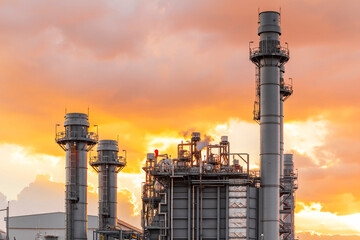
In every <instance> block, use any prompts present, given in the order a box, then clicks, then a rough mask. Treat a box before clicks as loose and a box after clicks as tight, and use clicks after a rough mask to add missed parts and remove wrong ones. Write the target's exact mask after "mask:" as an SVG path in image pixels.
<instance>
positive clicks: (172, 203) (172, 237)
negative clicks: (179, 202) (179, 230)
mask: <svg viewBox="0 0 360 240" xmlns="http://www.w3.org/2000/svg"><path fill="white" fill-rule="evenodd" d="M170 200H171V203H170V204H171V219H170V221H171V222H170V224H171V240H173V239H174V178H173V177H172V178H171V198H170Z"/></svg>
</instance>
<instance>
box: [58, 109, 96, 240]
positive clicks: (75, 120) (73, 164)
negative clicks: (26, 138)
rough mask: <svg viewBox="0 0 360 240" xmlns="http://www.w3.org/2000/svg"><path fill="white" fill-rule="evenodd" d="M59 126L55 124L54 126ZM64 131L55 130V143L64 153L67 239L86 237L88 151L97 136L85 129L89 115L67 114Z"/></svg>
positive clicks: (82, 239) (82, 238) (78, 239)
mask: <svg viewBox="0 0 360 240" xmlns="http://www.w3.org/2000/svg"><path fill="white" fill-rule="evenodd" d="M57 126H58V125H57ZM64 127H65V132H57V131H56V138H55V140H56V142H57V143H58V144H59V145H60V147H61V148H62V149H64V150H65V152H66V198H65V208H66V216H65V225H66V238H65V239H66V240H80V239H81V240H87V152H88V151H89V150H90V149H91V148H92V147H93V146H94V145H95V144H96V142H97V135H96V134H94V133H90V132H88V128H89V121H88V116H87V115H86V114H83V113H68V114H66V116H65V123H64Z"/></svg>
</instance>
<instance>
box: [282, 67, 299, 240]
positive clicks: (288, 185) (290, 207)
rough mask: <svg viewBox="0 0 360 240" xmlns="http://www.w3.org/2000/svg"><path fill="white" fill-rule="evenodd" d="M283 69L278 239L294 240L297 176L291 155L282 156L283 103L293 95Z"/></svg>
mask: <svg viewBox="0 0 360 240" xmlns="http://www.w3.org/2000/svg"><path fill="white" fill-rule="evenodd" d="M284 73H285V67H284V65H281V66H280V238H281V239H283V240H294V239H295V224H294V209H295V200H294V199H295V197H294V194H295V191H296V189H297V184H296V180H297V174H296V173H295V172H294V169H293V166H294V165H293V160H292V154H285V155H284V102H285V100H286V99H287V98H288V97H290V96H291V95H292V93H293V87H292V79H290V82H289V83H286V82H285V79H284Z"/></svg>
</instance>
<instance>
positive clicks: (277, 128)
mask: <svg viewBox="0 0 360 240" xmlns="http://www.w3.org/2000/svg"><path fill="white" fill-rule="evenodd" d="M258 35H259V36H260V41H259V45H258V47H250V49H249V51H250V60H251V62H252V63H254V64H255V69H256V79H255V80H256V97H255V104H254V113H253V114H254V120H255V121H256V122H258V123H259V125H260V169H250V157H249V154H247V153H246V152H233V151H232V150H231V148H230V146H231V144H230V140H231V139H229V138H228V137H227V136H221V140H220V142H218V143H213V142H209V141H207V140H202V139H201V135H200V133H199V132H193V133H192V135H191V139H188V140H187V139H185V140H184V141H182V142H180V143H179V144H178V146H177V156H176V157H175V158H171V157H170V156H169V155H168V154H166V153H159V151H157V150H156V151H155V152H154V153H148V154H147V158H146V164H145V166H143V168H142V169H143V171H144V172H145V180H144V182H143V184H142V189H141V197H142V211H141V226H142V230H141V231H138V230H136V229H134V228H127V229H126V228H124V227H123V226H121V224H119V220H118V219H117V174H118V173H119V172H120V171H121V170H122V169H123V168H124V167H126V161H127V159H126V151H119V147H118V142H117V141H115V140H100V141H99V139H98V134H97V133H93V132H89V130H88V129H89V126H90V124H89V121H88V115H86V114H83V113H68V114H66V116H65V122H64V127H65V129H64V131H60V132H57V133H56V142H57V143H58V144H59V145H60V146H61V148H62V149H63V150H64V151H65V152H66V193H65V203H66V204H65V219H64V220H65V225H64V228H65V234H64V238H61V237H59V238H58V239H66V240H87V239H96V240H114V239H144V240H185V239H188V240H190V239H191V240H240V239H246V240H294V239H296V237H295V227H294V207H295V197H294V196H295V191H296V189H297V174H296V173H295V171H294V163H293V156H292V154H284V129H283V125H284V102H285V100H286V99H287V98H288V97H289V96H291V95H292V93H293V89H292V85H291V84H288V83H287V82H289V81H285V78H284V73H285V67H284V65H285V64H286V63H287V62H288V60H289V50H288V48H287V47H283V46H281V43H280V39H279V38H280V35H281V28H280V14H279V13H278V12H274V11H265V12H261V13H259V28H258ZM290 82H291V81H290ZM96 144H98V146H97V156H95V157H91V158H90V161H88V152H89V151H90V150H91V149H92V148H94V146H95V145H96ZM88 164H89V165H90V166H91V167H92V168H93V169H94V170H95V171H96V172H97V173H98V178H99V191H98V192H99V202H98V205H99V206H98V207H99V211H98V217H97V221H98V223H97V227H96V229H93V230H92V232H91V233H89V228H88V215H87V174H88V173H87V171H88ZM92 221H93V220H92ZM54 237H55V236H54ZM48 239H50V238H48ZM54 239H55V238H54ZM18 240H22V239H18Z"/></svg>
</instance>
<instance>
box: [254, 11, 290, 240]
mask: <svg viewBox="0 0 360 240" xmlns="http://www.w3.org/2000/svg"><path fill="white" fill-rule="evenodd" d="M258 35H259V36H260V42H259V47H256V48H250V59H251V61H252V62H253V63H255V65H256V67H257V75H258V77H257V81H258V84H257V85H258V92H257V94H258V97H257V104H255V106H256V105H259V107H258V108H255V115H254V118H255V119H256V120H259V121H260V136H261V142H260V158H261V166H260V167H261V190H260V221H261V226H260V227H261V229H260V232H261V237H262V238H263V239H264V240H278V239H279V233H280V231H279V225H280V218H279V213H280V191H279V189H280V155H281V152H280V145H281V144H280V142H281V140H280V130H281V129H280V128H281V126H280V125H281V122H280V121H281V116H280V115H281V114H280V101H281V99H280V67H281V66H282V65H284V64H285V63H286V62H287V61H288V60H289V50H288V48H284V47H281V45H280V41H279V36H280V35H281V29H280V14H279V13H278V12H274V11H265V12H261V13H260V14H259V29H258Z"/></svg>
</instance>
